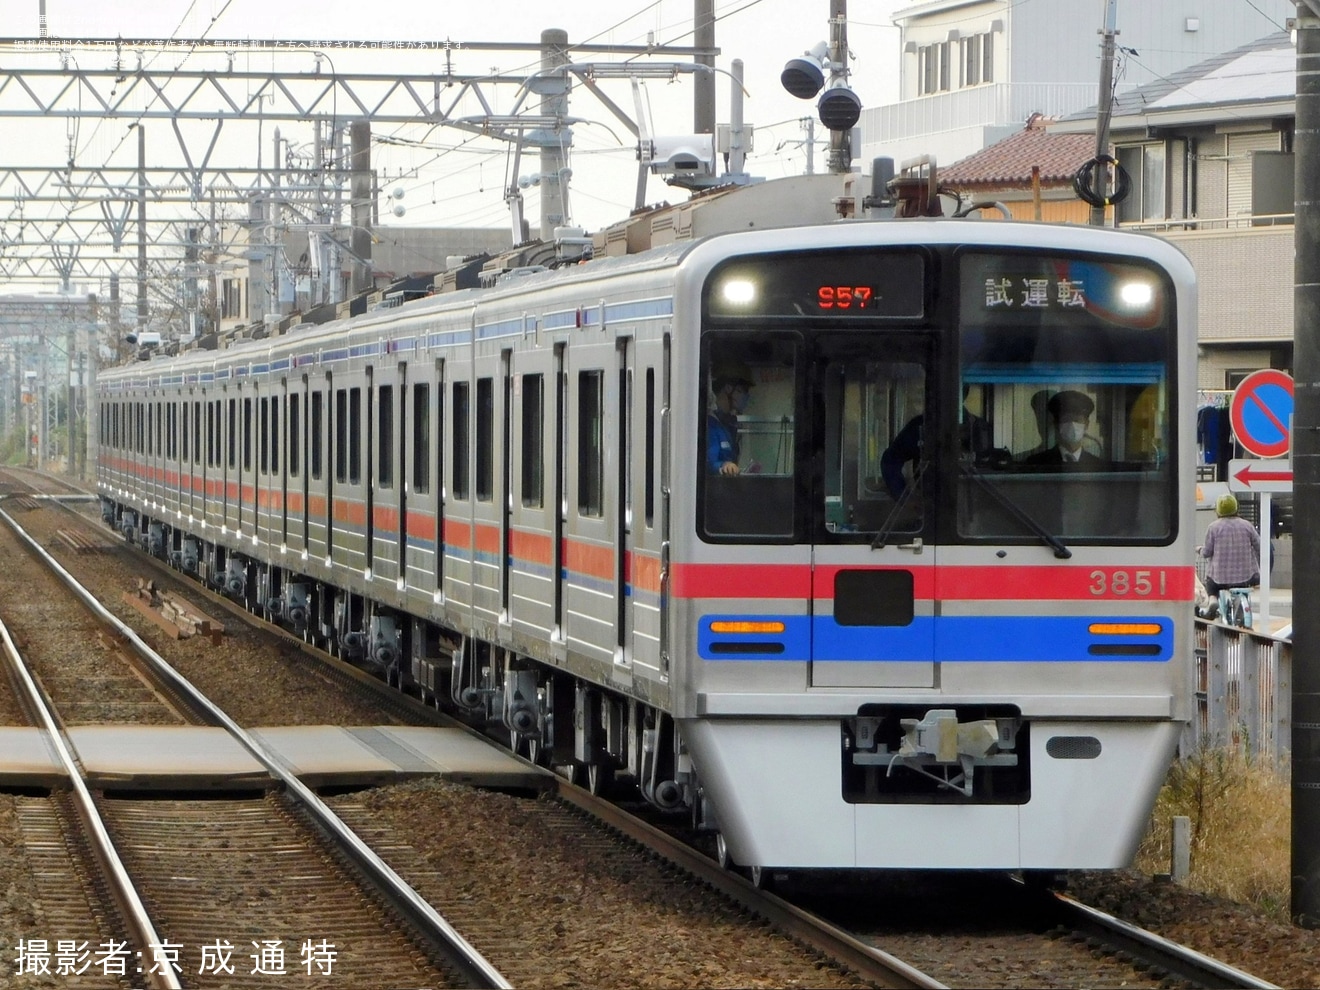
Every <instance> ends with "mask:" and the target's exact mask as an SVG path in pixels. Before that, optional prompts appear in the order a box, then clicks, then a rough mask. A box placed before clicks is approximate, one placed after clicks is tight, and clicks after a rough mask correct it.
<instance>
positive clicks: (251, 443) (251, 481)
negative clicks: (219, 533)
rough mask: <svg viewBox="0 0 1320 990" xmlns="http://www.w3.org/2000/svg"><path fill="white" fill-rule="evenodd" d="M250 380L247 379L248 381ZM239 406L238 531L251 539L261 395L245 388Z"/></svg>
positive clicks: (254, 528)
mask: <svg viewBox="0 0 1320 990" xmlns="http://www.w3.org/2000/svg"><path fill="white" fill-rule="evenodd" d="M249 381H250V379H249ZM240 394H241V395H242V401H241V403H240V404H239V412H238V415H239V430H240V431H241V432H240V440H239V442H240V444H241V448H240V450H239V465H238V474H239V486H238V489H239V532H240V533H241V534H242V535H243V536H246V537H248V538H249V539H252V538H254V537H256V535H257V492H258V491H259V489H260V479H259V478H258V475H257V453H258V451H257V443H258V441H259V440H260V437H259V435H258V434H259V432H260V430H259V426H260V424H259V423H258V421H257V416H258V413H259V411H260V410H259V407H258V400H259V399H260V397H261V393H260V392H259V391H258V390H257V388H256V387H255V386H254V385H251V384H249V385H246V386H244V387H243V389H242V391H241V393H240Z"/></svg>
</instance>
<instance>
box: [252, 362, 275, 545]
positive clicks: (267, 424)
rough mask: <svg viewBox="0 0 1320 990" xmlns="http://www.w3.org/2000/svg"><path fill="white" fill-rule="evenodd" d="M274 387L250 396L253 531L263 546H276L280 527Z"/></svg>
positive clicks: (265, 388) (266, 387)
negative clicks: (254, 494) (252, 448)
mask: <svg viewBox="0 0 1320 990" xmlns="http://www.w3.org/2000/svg"><path fill="white" fill-rule="evenodd" d="M275 395H276V389H275V388H274V387H272V386H264V387H262V388H261V389H260V390H259V391H258V394H257V395H256V397H254V399H253V405H254V411H253V432H254V434H255V435H254V437H253V443H254V450H253V468H254V471H253V482H254V484H253V487H254V488H255V489H256V498H255V499H254V500H253V508H254V509H255V510H256V517H255V523H256V533H257V536H258V538H259V539H260V540H261V543H262V545H263V546H267V547H271V546H278V545H279V529H278V527H277V524H276V520H277V516H276V504H275V491H274V489H275V475H276V473H277V471H278V467H279V466H278V457H279V451H278V448H277V447H276V445H275V442H274V434H275V430H276V429H278V423H277V421H276V416H277V415H278V413H277V411H276V410H275V409H274V408H272V406H273V405H274V399H275Z"/></svg>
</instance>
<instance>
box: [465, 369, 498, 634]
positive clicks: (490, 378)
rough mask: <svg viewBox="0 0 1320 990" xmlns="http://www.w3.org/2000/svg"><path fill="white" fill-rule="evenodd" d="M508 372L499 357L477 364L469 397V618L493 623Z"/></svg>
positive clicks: (495, 609)
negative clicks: (501, 443) (500, 442)
mask: <svg viewBox="0 0 1320 990" xmlns="http://www.w3.org/2000/svg"><path fill="white" fill-rule="evenodd" d="M506 368H507V360H506V358H505V357H503V356H499V357H484V358H478V359H477V360H476V361H475V367H474V372H475V377H476V380H475V382H474V383H473V393H472V400H473V401H472V413H473V422H472V426H473V440H472V448H473V450H472V454H473V460H472V467H473V472H472V496H473V497H472V501H471V506H472V615H473V618H474V619H481V620H484V621H486V622H491V623H493V622H496V621H498V620H499V617H500V611H501V607H500V605H501V591H500V587H501V580H502V578H503V573H504V565H503V563H502V562H501V560H500V554H501V551H502V545H503V536H502V533H503V529H504V511H505V510H504V507H503V506H501V505H499V504H498V495H499V493H500V492H501V491H502V490H503V481H502V480H501V478H500V477H499V476H500V475H502V474H503V473H504V472H503V468H504V461H505V458H504V456H503V454H502V452H501V451H499V450H497V447H496V444H497V441H498V440H499V438H500V437H501V436H502V435H503V434H502V429H501V426H500V423H499V420H500V413H501V411H502V405H503V398H502V396H503V388H502V387H501V386H502V383H503V380H504V377H505V375H506ZM497 396H498V397H499V398H497Z"/></svg>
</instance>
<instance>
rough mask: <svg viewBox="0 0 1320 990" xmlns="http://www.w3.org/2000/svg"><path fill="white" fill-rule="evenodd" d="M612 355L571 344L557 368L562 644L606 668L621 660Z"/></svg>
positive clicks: (597, 346)
mask: <svg viewBox="0 0 1320 990" xmlns="http://www.w3.org/2000/svg"><path fill="white" fill-rule="evenodd" d="M617 354H618V352H617V350H616V347H615V343H614V341H613V339H610V340H607V341H603V342H601V343H582V344H576V343H575V344H574V345H573V346H572V347H570V348H568V349H567V350H566V352H565V363H564V370H565V375H564V391H565V393H566V403H565V410H564V419H563V423H564V425H565V426H566V430H565V437H564V439H565V447H566V451H565V457H564V467H565V468H566V475H565V477H566V480H567V484H566V486H565V493H566V495H567V498H566V500H565V508H566V512H565V523H564V541H563V542H564V544H565V550H564V567H563V575H564V576H563V577H562V578H561V584H562V593H563V601H562V610H563V626H562V628H563V632H564V641H565V643H566V644H567V646H568V647H569V649H572V650H575V651H577V652H579V653H582V654H584V655H586V656H589V657H592V658H593V659H596V660H599V661H603V662H607V663H611V664H615V663H617V662H618V661H620V660H621V659H623V658H622V655H621V654H622V651H621V650H620V649H619V639H618V637H619V602H618V599H617V597H616V591H617V588H616V585H617V582H618V576H619V562H618V557H619V556H620V547H619V546H618V544H617V543H616V539H617V536H618V528H617V518H618V517H617V516H616V514H615V513H616V509H615V506H616V505H617V503H618V499H619V493H618V491H617V490H616V481H617V474H616V473H613V472H611V471H610V470H609V469H612V468H614V467H615V463H614V461H615V458H616V457H617V446H616V445H617V443H618V432H617V424H614V423H613V422H612V421H613V419H614V417H615V416H616V415H617V412H618V398H617V392H618V374H619V372H618V357H617ZM607 465H608V469H607ZM617 673H618V668H616V674H617Z"/></svg>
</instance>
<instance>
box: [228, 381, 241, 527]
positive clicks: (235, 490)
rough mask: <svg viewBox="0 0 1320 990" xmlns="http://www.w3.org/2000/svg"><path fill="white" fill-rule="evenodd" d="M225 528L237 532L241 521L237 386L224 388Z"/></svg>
mask: <svg viewBox="0 0 1320 990" xmlns="http://www.w3.org/2000/svg"><path fill="white" fill-rule="evenodd" d="M224 404H225V410H224V413H225V526H226V527H227V528H229V529H232V530H233V531H234V532H235V533H237V532H238V529H239V523H240V520H241V518H242V517H241V514H240V505H241V503H240V502H239V495H240V485H241V483H242V475H241V472H240V471H239V464H240V462H239V457H240V452H241V449H242V442H241V430H242V421H241V419H240V418H239V416H240V405H241V402H240V398H239V390H238V386H233V387H232V388H231V387H228V386H227V387H226V388H225V398H224Z"/></svg>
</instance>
